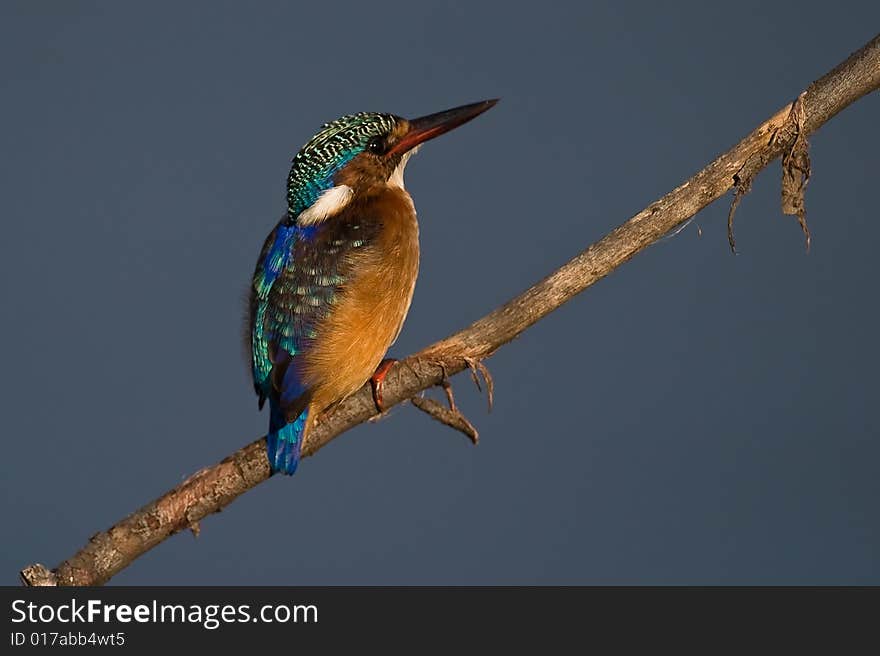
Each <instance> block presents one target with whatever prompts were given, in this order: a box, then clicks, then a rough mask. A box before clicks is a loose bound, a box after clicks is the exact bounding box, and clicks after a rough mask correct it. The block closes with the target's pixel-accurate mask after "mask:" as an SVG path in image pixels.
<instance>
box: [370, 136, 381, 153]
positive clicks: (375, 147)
mask: <svg viewBox="0 0 880 656" xmlns="http://www.w3.org/2000/svg"><path fill="white" fill-rule="evenodd" d="M367 150H368V151H370V152H371V153H373V154H374V155H381V154H382V153H384V152H385V139H383V138H382V137H373V138H372V139H370V140H369V141H368V142H367Z"/></svg>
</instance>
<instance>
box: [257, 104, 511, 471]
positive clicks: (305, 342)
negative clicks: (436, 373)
mask: <svg viewBox="0 0 880 656" xmlns="http://www.w3.org/2000/svg"><path fill="white" fill-rule="evenodd" d="M497 102H498V99H497V98H496V99H492V100H484V101H481V102H476V103H471V104H468V105H462V106H460V107H455V108H453V109H448V110H445V111H442V112H437V113H434V114H429V115H427V116H422V117H420V118H416V119H410V120H407V119H405V118H402V117H400V116H397V115H394V114H385V113H376V112H359V113H356V114H349V115H346V116H343V117H341V118H339V119H336V120H335V121H331V122H329V123H325V124H324V125H323V126H322V127H321V129H320V130H319V131H318V132H317V133H316V134H315V135H314V136H313V137H312V138H311V139H310V140H309V141H308V142H307V143H306V144H305V145H304V146H303V147H302V148H301V149H300V150H299V152H298V153H297V154H296V156H295V157H294V158H293V161H292V165H291V168H290V174H289V176H288V178H287V212H286V213H285V214H284V215H283V216H282V217H281V219H280V220H279V221H278V223H277V225H276V226H275V228H274V229H273V230H272V231H271V232H270V233H269V235H268V236H267V237H266V240H265V242H264V244H263V248H262V250H261V251H260V255H259V257H258V259H257V264H256V268H255V270H254V275H253V280H252V285H251V289H250V299H249V304H248V315H249V320H248V329H249V330H248V332H249V343H250V351H251V365H252V372H253V384H254V390H255V392H256V394H257V398H258V405H259V408H260V409H262V408H263V406H264V404H265V402H266V401H267V400H268V401H269V430H268V433H267V435H266V452H267V457H268V460H269V466H270V469H271V472H272V473H273V474H274V473H277V472H281V473H283V474H288V475H292V474H293V473H294V472H295V471H296V468H297V464H298V462H299V460H300V455H301V452H302V445H303V443H304V442H305V440H306V439H307V438H308V435H309V433H310V432H311V431H312V430H313V428H314V426H315V419H316V417H317V416H318V415H319V414H320V413H321V412H322V411H323V410H325V409H327V408H328V407H330V406H332V405H334V404H335V403H337V402H339V401H342V400H343V399H345V398H346V397H348V396H349V395H351V394H352V393H354V392H355V391H356V390H358V389H359V388H360V387H361V386H363V385H364V384H365V383H366V382H367V381H368V380H369V381H371V383H372V384H373V397H374V401H375V404H376V406H377V409H378V410H379V412H382V411H384V405H383V401H382V383H383V381H384V378H385V374H387V372H388V369H389V368H390V366H391V365H392V364H393V363H394V362H395V361H394V360H389V359H385V358H384V356H385V355H386V353H387V351H388V348H389V347H390V346H391V345H392V344H393V343H394V341H395V340H396V339H397V336H398V335H399V334H400V331H401V328H402V327H403V323H404V320H405V318H406V315H407V313H408V311H409V307H410V303H411V301H412V297H413V291H414V289H415V283H416V278H417V276H418V270H419V227H418V221H417V219H416V210H415V206H414V204H413V201H412V198H411V197H410V195H409V193H408V192H407V191H406V189H405V187H404V181H403V174H404V169H405V167H406V165H407V162H408V161H409V159H410V157H411V156H412V155H413V154H414V153H415V152H416V151H417V150H418V149H419V147H420V145H421V144H423V143H424V142H426V141H428V140H429V139H433V138H434V137H437V136H439V135H441V134H443V133H445V132H448V131H450V130H452V129H454V128H457V127H458V126H460V125H462V124H464V123H466V122H468V121H470V120H472V119H474V118H476V117H477V116H478V115H480V114H482V113H483V112H485V111H486V110H488V109H490V108H491V107H493V106H494V105H495V104H496V103H497Z"/></svg>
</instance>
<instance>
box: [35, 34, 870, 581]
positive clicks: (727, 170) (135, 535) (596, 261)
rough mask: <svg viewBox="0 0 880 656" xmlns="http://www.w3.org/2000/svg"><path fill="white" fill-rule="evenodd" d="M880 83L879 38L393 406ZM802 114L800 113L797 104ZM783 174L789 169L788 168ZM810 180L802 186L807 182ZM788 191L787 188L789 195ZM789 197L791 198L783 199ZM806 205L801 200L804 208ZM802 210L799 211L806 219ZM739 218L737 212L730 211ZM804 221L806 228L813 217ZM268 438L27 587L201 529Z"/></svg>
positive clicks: (468, 331)
mask: <svg viewBox="0 0 880 656" xmlns="http://www.w3.org/2000/svg"><path fill="white" fill-rule="evenodd" d="M878 87H880V35H878V36H876V37H874V39H872V40H871V41H870V42H869V43H867V44H866V45H865V46H864V47H863V48H861V49H860V50H858V51H857V52H855V53H853V54H852V55H851V56H850V57H849V58H848V59H847V60H846V61H844V62H843V63H841V64H840V65H839V66H837V67H836V68H835V69H834V70H832V71H831V72H829V73H828V74H826V75H825V76H824V77H822V78H821V79H819V80H817V81H816V82H814V83H813V84H811V85H810V86H809V87H808V88H807V89H806V91H804V92H803V93H802V94H800V96H799V97H798V99H797V101H796V102H797V103H799V106H796V105H795V103H789V104H788V105H786V106H785V107H783V108H782V109H780V110H779V111H778V112H776V114H774V115H773V116H772V117H771V118H769V119H768V120H767V121H765V122H764V123H762V124H761V125H760V126H758V127H757V128H756V129H755V130H754V131H752V132H751V133H750V134H749V135H748V136H746V137H745V138H744V139H743V140H742V141H740V142H739V143H738V144H737V145H735V146H734V147H733V148H731V149H730V150H729V151H727V152H726V153H724V154H723V155H721V156H720V157H718V158H717V159H715V160H714V161H713V162H711V163H710V164H709V165H708V166H706V167H705V168H704V169H703V170H701V171H700V172H699V173H697V174H696V175H694V176H693V177H692V178H691V179H689V180H688V181H687V182H685V183H684V184H682V185H681V186H679V187H678V188H676V189H674V190H673V191H671V192H669V193H668V194H666V195H665V196H663V198H660V199H659V200H657V201H656V202H654V203H652V204H651V205H649V206H648V207H646V208H645V209H644V210H642V211H641V212H639V213H638V214H636V215H635V216H634V217H632V218H631V219H629V220H628V221H627V222H626V223H624V224H622V225H621V226H619V227H618V228H616V229H615V230H613V231H612V232H610V233H609V234H608V235H606V236H605V237H603V238H602V239H600V240H599V241H598V242H596V243H595V244H593V245H592V246H590V247H589V248H587V249H586V250H585V251H583V252H582V253H580V254H579V255H577V256H576V257H575V258H573V259H572V260H570V261H569V262H568V263H566V264H565V265H563V266H562V267H560V268H559V269H557V270H556V271H555V272H553V273H552V274H551V275H549V276H548V277H546V278H545V279H544V280H542V281H540V282H538V283H537V284H536V285H534V286H533V287H531V288H529V289H528V290H526V291H525V292H523V293H522V294H521V295H519V296H517V297H516V298H514V299H513V300H511V301H509V302H508V303H507V304H505V305H503V306H501V307H500V308H498V309H496V310H495V311H494V312H491V313H490V314H488V315H486V316H485V317H483V318H482V319H479V320H478V321H475V322H474V323H473V324H471V325H470V326H468V327H467V328H465V329H464V330H461V331H459V332H457V333H455V334H454V335H451V336H450V337H447V338H446V339H444V340H442V341H440V342H437V343H435V344H433V345H431V346H429V347H427V348H425V349H424V350H422V351H420V352H419V353H416V354H415V355H412V356H410V357H409V358H407V359H405V360H403V361H401V362H400V363H399V364H397V365H396V366H395V367H394V368H393V369H392V370H391V371H390V372H389V374H388V376H387V378H386V379H385V383H384V402H385V405H386V406H387V407H391V406H392V405H395V404H398V403H401V402H402V401H405V400H407V399H410V398H412V397H414V396H416V395H417V394H419V393H420V392H421V391H423V390H425V389H428V388H429V387H432V386H434V385H438V384H442V383H443V381H444V380H445V379H446V376H447V375H454V374H456V373H459V372H461V371H463V370H464V369H467V368H469V367H470V368H472V367H474V366H475V363H477V364H478V363H480V361H481V360H483V359H485V358H488V357H489V356H491V355H492V354H493V353H494V352H495V351H496V350H497V349H498V348H500V347H501V346H503V345H504V344H506V343H507V342H509V341H511V340H512V339H513V338H514V337H516V336H517V335H518V334H519V333H521V332H522V331H524V330H525V329H526V328H528V327H529V326H531V325H532V324H534V323H535V322H537V321H539V320H540V319H541V318H542V317H544V316H546V315H547V314H548V313H550V312H552V311H553V310H555V309H556V308H558V307H559V306H560V305H562V304H563V303H565V302H567V301H568V300H570V299H571V298H572V297H574V296H575V295H577V294H579V293H580V292H582V291H583V290H585V289H586V288H587V287H589V286H591V285H593V284H594V283H596V282H598V281H599V280H601V279H602V278H604V277H605V276H607V275H608V274H609V273H611V272H612V271H613V270H614V269H616V268H617V267H619V266H620V265H621V264H623V263H624V262H626V261H628V260H629V259H630V258H632V257H633V256H634V255H636V254H637V253H639V252H640V251H641V250H643V249H644V248H646V247H647V246H649V245H650V244H651V243H653V242H655V241H657V240H658V239H659V238H661V237H662V236H663V235H665V234H667V233H668V232H670V231H671V230H673V229H675V228H676V227H677V226H679V225H681V224H682V223H684V222H685V221H687V220H688V219H690V218H691V217H692V216H694V215H695V214H696V213H697V212H698V211H700V210H701V209H702V208H704V207H706V206H707V205H709V204H710V203H712V202H713V201H715V200H716V199H718V198H720V197H721V196H722V195H724V194H725V193H727V191H729V190H730V189H731V188H732V187H733V186H734V185H736V186H737V192H738V195H737V197H736V198H735V200H734V203H735V202H737V200H738V197H739V195H741V194H742V193H745V192H746V191H747V190H748V186H749V183H750V181H751V179H752V178H753V177H754V175H756V174H757V173H758V172H759V171H761V170H762V169H764V168H765V167H766V166H767V165H768V164H769V163H770V162H772V161H773V160H775V159H776V158H777V157H780V155H785V156H786V157H785V159H789V160H791V159H798V158H797V157H792V153H793V152H794V149H795V148H796V147H797V148H798V149H802V148H803V147H805V146H804V143H803V142H804V141H805V139H806V137H807V136H808V135H810V134H812V133H813V132H815V131H816V130H817V129H818V128H819V127H820V126H821V125H822V124H824V123H825V122H826V121H828V120H829V119H831V118H832V117H833V116H835V115H836V114H837V113H838V112H840V111H841V110H843V109H844V108H845V107H847V106H848V105H850V104H851V103H853V102H855V101H856V100H858V99H859V98H861V97H862V96H864V95H866V94H868V93H870V92H872V91H874V90H876V89H877V88H878ZM795 108H796V109H797V111H793V110H794V109H795ZM785 175H791V172H790V171H789V172H786V171H784V176H785ZM801 186H802V185H801ZM785 193H786V191H785V189H783V195H784V194H785ZM783 203H786V200H785V198H783ZM800 209H801V210H802V207H801V208H800ZM801 218H802V215H801V214H798V219H799V220H801ZM731 224H732V215H731ZM802 226H803V227H804V228H806V224H805V222H804V223H802ZM375 414H376V410H375V406H374V404H373V400H372V394H371V390H370V387H369V385H366V386H365V387H364V388H363V389H361V390H360V391H359V392H358V393H356V394H354V395H352V396H351V397H349V398H348V399H346V400H345V401H344V402H343V403H340V404H338V405H337V406H335V407H333V408H332V409H330V410H329V411H327V412H325V413H323V414H322V415H321V417H320V418H319V423H318V425H317V426H316V430H315V431H314V432H313V433H312V434H311V436H310V439H309V441H308V442H307V443H306V444H304V445H303V450H304V455H305V456H310V455H313V454H314V453H316V452H317V451H318V450H319V449H320V448H321V447H323V446H324V445H325V444H327V443H328V442H329V441H330V440H332V439H333V438H335V437H336V436H338V435H340V434H342V433H344V432H345V431H347V430H348V429H350V428H352V427H353V426H356V425H357V424H360V423H363V422H364V421H367V420H368V419H370V418H371V417H372V416H374V415H375ZM269 476H270V472H269V466H268V462H267V459H266V455H265V438H261V439H259V440H256V441H254V442H252V443H250V444H248V445H247V446H245V447H244V448H242V449H240V450H238V451H236V452H235V453H233V454H232V455H230V456H229V457H228V458H226V459H225V460H223V461H221V462H220V463H218V464H216V465H214V466H212V467H208V468H206V469H203V470H201V471H199V472H197V473H196V474H194V475H193V476H191V477H190V478H189V479H187V480H186V481H185V482H184V483H182V484H181V485H178V486H177V487H176V488H174V489H173V490H171V491H169V492H167V493H166V494H164V495H163V496H161V497H159V498H158V499H156V500H155V501H153V502H151V503H149V504H147V505H146V506H144V507H143V508H141V509H140V510H137V511H135V512H134V513H132V514H131V515H129V516H128V517H126V518H125V519H123V520H121V521H120V522H118V523H117V524H115V525H114V526H113V527H111V528H110V529H108V530H107V531H104V532H101V533H98V534H96V535H94V536H93V537H92V538H91V539H90V540H89V542H88V544H86V545H85V546H84V547H83V548H82V549H81V550H80V551H79V552H77V553H76V554H74V555H73V556H72V557H71V558H69V559H68V560H65V561H64V562H63V563H61V564H60V565H59V566H58V567H57V568H55V569H54V570H49V569H48V568H46V567H45V566H43V565H39V564H37V565H30V566H29V567H27V568H25V569H24V570H22V572H21V579H22V582H23V583H24V584H25V585H100V584H102V583H105V582H106V581H108V580H109V579H110V578H111V577H112V576H113V575H114V574H116V573H117V572H119V571H120V570H122V569H123V568H125V567H127V566H128V565H130V564H131V563H132V562H133V561H134V560H135V559H136V558H137V557H138V556H140V555H141V554H143V553H144V552H146V551H148V550H149V549H152V548H153V547H155V546H156V545H157V544H159V543H160V542H162V541H163V540H165V539H166V538H167V537H169V536H170V535H173V534H174V533H177V532H179V531H181V530H184V529H187V528H193V529H194V530H195V529H196V528H197V525H198V522H199V520H201V519H202V518H204V517H206V516H207V515H210V514H211V513H215V512H218V511H220V510H221V509H222V508H223V507H225V506H226V505H227V504H229V503H231V502H232V501H233V500H234V499H235V498H236V497H238V496H239V495H240V494H242V493H244V492H246V491H247V490H249V489H250V488H252V487H254V486H256V485H257V484H258V483H260V482H262V481H264V480H266V479H267V478H269Z"/></svg>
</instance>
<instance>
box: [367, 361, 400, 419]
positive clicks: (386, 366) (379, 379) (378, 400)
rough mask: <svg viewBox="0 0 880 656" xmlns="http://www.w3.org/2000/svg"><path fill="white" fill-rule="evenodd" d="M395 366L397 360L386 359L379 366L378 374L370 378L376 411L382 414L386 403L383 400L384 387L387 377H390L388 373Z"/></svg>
mask: <svg viewBox="0 0 880 656" xmlns="http://www.w3.org/2000/svg"><path fill="white" fill-rule="evenodd" d="M395 364H397V360H395V359H394V358H385V359H384V360H382V362H380V363H379V366H378V367H376V373H374V374H373V377H372V378H370V386H371V387H372V388H373V403H375V404H376V410H378V411H379V413H380V414H381V413H383V412H385V402H384V401H383V400H382V385H383V384H384V383H385V376H387V375H388V371H389V370H390V369H391V367H393V366H394V365H395Z"/></svg>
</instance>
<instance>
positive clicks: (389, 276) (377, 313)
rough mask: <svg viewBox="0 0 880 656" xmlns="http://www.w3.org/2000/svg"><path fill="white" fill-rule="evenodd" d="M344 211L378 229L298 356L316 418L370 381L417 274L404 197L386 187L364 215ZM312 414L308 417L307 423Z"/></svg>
mask: <svg viewBox="0 0 880 656" xmlns="http://www.w3.org/2000/svg"><path fill="white" fill-rule="evenodd" d="M345 211H353V212H366V211H368V212H369V217H365V218H369V219H370V220H375V221H378V222H379V223H380V224H381V228H380V230H379V232H378V234H377V236H376V238H375V241H374V242H373V243H372V244H371V245H370V246H369V247H368V248H365V249H364V250H363V251H362V252H360V253H358V254H357V259H356V260H354V261H353V262H352V274H351V278H350V281H349V282H348V283H347V284H346V285H345V287H344V288H343V290H342V294H341V297H340V299H339V302H338V304H337V305H336V306H335V307H334V308H333V311H332V312H331V313H330V315H329V316H328V317H327V318H326V319H324V320H322V321H321V322H320V323H319V324H318V325H317V326H316V329H317V330H316V332H317V334H318V335H319V336H320V337H319V338H318V340H317V341H316V343H315V344H314V346H313V347H312V348H310V349H309V351H308V352H307V353H305V354H304V362H303V364H304V367H303V378H304V381H303V382H304V383H305V387H306V388H307V389H311V390H312V392H313V393H312V398H311V403H310V404H309V407H310V410H314V411H317V412H320V411H321V410H323V409H324V408H326V407H327V406H328V405H330V404H332V403H334V402H336V401H339V400H342V399H344V398H345V397H347V396H349V395H350V394H352V393H353V392H355V391H356V390H358V389H359V388H360V387H361V385H363V384H364V383H365V382H366V381H367V380H369V378H370V376H372V375H373V372H375V370H376V367H377V366H378V365H379V363H380V362H381V361H382V358H383V357H384V356H385V353H386V352H387V351H388V348H389V347H390V346H391V344H392V343H393V342H394V340H395V339H397V335H398V334H399V333H400V329H401V328H402V326H403V321H404V319H405V318H406V315H407V312H408V311H409V306H410V302H411V301H412V296H413V291H414V289H415V284H416V277H417V276H418V272H419V228H418V223H417V222H416V214H415V208H414V207H413V203H412V199H411V198H410V196H409V194H408V193H407V192H406V191H404V190H403V189H401V188H399V187H386V188H385V189H384V190H383V191H382V192H381V193H379V194H377V195H376V196H374V197H372V198H371V199H370V201H369V207H368V209H367V208H364V207H356V206H352V207H350V208H347V209H346V210H345ZM373 217H375V218H373ZM317 412H312V411H310V412H309V419H310V420H311V419H312V418H313V417H314V416H315V415H316V414H317ZM309 423H310V424H311V421H309Z"/></svg>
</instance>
